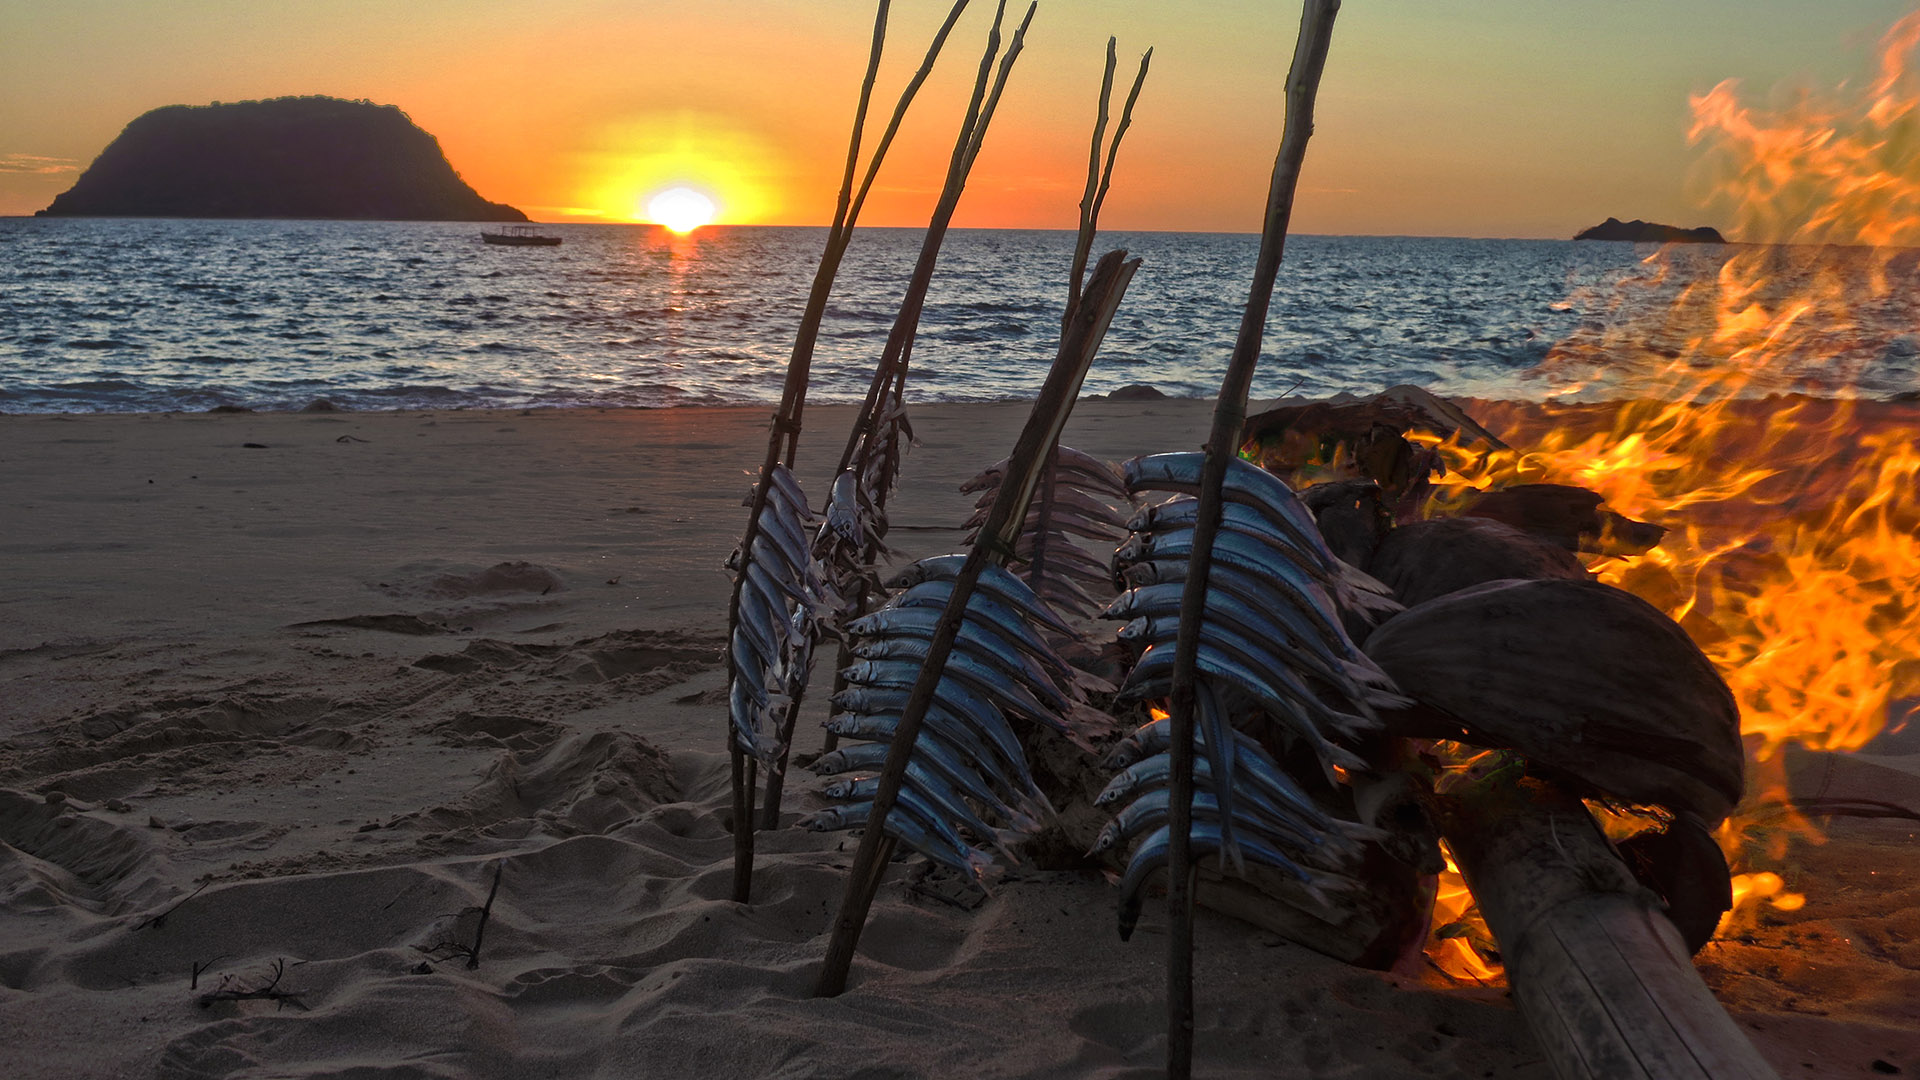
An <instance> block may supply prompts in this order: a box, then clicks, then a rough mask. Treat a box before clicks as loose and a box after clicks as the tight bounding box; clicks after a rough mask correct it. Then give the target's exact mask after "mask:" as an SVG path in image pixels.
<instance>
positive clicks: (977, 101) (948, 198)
mask: <svg viewBox="0 0 1920 1080" xmlns="http://www.w3.org/2000/svg"><path fill="white" fill-rule="evenodd" d="M1005 15H1006V0H1001V2H1000V4H999V5H998V7H997V8H996V10H995V11H994V16H993V27H992V29H991V30H989V31H988V34H987V50H986V54H985V55H984V56H983V57H982V58H981V60H980V71H979V74H978V75H977V76H976V77H975V79H974V85H973V96H972V97H970V98H969V99H968V101H967V111H966V115H965V117H964V118H963V119H962V120H961V123H960V136H959V138H958V140H957V141H956V142H955V144H954V147H953V157H952V159H951V161H950V162H949V164H948V166H947V178H946V182H945V184H944V185H942V187H941V190H940V199H939V201H938V202H937V203H935V204H934V209H933V216H932V218H931V219H930V220H929V221H928V223H927V232H926V235H925V236H924V237H923V238H922V240H921V243H920V257H919V259H918V260H917V261H916V262H915V263H914V267H913V274H912V276H911V277H910V278H908V280H907V292H906V297H905V299H903V300H902V301H901V302H900V311H899V313H898V314H897V315H895V317H894V320H893V327H892V328H891V329H890V330H889V331H888V333H887V344H886V346H885V348H884V349H882V351H881V355H880V362H879V364H877V365H876V366H875V368H874V373H873V379H872V380H871V381H870V383H869V384H868V387H867V397H866V401H865V403H864V404H863V405H862V406H861V409H860V414H859V416H858V418H857V419H856V420H855V422H854V426H853V430H852V432H851V433H849V435H848V436H847V446H846V449H845V450H844V451H843V452H842V453H841V455H840V467H839V469H838V470H836V475H838V473H840V472H845V471H846V469H847V467H848V465H850V464H851V463H852V461H853V457H854V454H855V453H856V452H857V450H858V448H859V446H860V442H861V439H862V437H863V436H864V435H866V434H869V433H871V432H872V430H873V426H874V423H875V421H876V420H877V419H878V417H879V414H880V412H881V410H883V409H884V408H885V407H886V403H887V401H888V400H889V395H887V394H886V393H884V392H883V391H882V388H883V387H885V386H887V385H888V384H889V382H890V381H891V380H894V379H896V378H900V379H904V378H905V375H906V366H907V362H908V358H909V357H911V356H912V354H913V340H914V335H915V334H916V332H917V331H918V330H919V327H920V313H921V311H922V310H923V309H924V307H925V305H926V298H927V290H928V288H929V287H931V285H932V282H933V272H934V268H935V266H936V265H937V264H938V262H939V257H940V248H941V245H942V244H943V243H944V242H945V240H946V236H947V229H948V227H949V226H950V225H951V224H952V222H953V213H954V211H955V210H956V209H957V208H958V207H959V205H960V195H961V193H962V192H963V191H965V189H966V186H967V175H968V173H969V172H971V170H972V167H973V153H977V148H978V146H979V144H980V140H981V139H982V138H984V137H985V135H986V128H987V125H988V124H989V123H991V122H992V120H993V111H994V108H995V106H997V105H998V104H999V103H1000V94H1001V91H1003V90H1004V89H1005V88H1006V79H1007V73H1008V71H1009V70H1010V69H1011V67H1012V61H1013V58H1014V57H1015V56H1016V55H1018V53H1019V51H1020V47H1021V41H1022V38H1023V37H1024V36H1025V34H1026V30H1027V25H1026V23H1024V22H1023V23H1021V25H1020V29H1019V31H1018V32H1016V33H1015V34H1014V37H1013V41H1012V44H1011V45H1010V46H1009V47H1008V49H1007V56H1006V59H1005V61H1004V62H1003V63H1002V65H1001V68H1000V74H999V77H998V79H996V80H993V81H992V83H991V85H992V92H991V94H989V93H988V85H989V79H990V77H991V76H992V75H993V60H994V56H995V54H996V53H997V52H999V47H1000V24H1001V20H1002V19H1003V18H1004V17H1005ZM1032 19H1033V9H1032V8H1028V9H1027V20H1028V21H1029V22H1030V21H1032ZM896 369H898V373H897V376H896ZM865 596H866V593H865V590H864V589H863V590H861V592H860V594H859V600H860V601H861V602H862V603H863V604H864V600H865ZM847 663H848V656H847V645H846V643H845V642H844V641H842V642H841V644H840V649H839V658H838V660H837V661H836V662H835V664H834V670H835V671H836V672H838V671H839V670H840V669H841V668H844V667H846V666H847ZM843 688H844V687H842V686H841V685H840V680H839V676H838V675H837V674H836V676H835V686H834V692H835V693H838V692H839V691H840V690H841V689H843ZM800 706H801V695H799V694H796V695H794V698H793V700H792V701H790V702H788V703H787V708H786V711H785V715H784V716H782V717H781V720H780V743H781V745H782V746H786V747H789V748H791V746H792V743H793V729H794V726H795V724H796V723H797V722H798V720H799V717H800ZM836 742H837V740H836ZM828 749H832V746H829V747H828ZM786 776H787V757H786V755H785V754H782V755H781V757H780V759H779V760H778V761H775V762H774V763H773V764H772V765H771V766H770V767H769V768H768V769H767V787H766V792H765V797H764V799H763V802H762V804H761V807H760V827H761V828H763V829H772V828H777V827H779V824H780V798H781V795H782V794H783V789H784V788H785V785H786Z"/></svg>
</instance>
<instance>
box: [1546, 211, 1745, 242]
mask: <svg viewBox="0 0 1920 1080" xmlns="http://www.w3.org/2000/svg"><path fill="white" fill-rule="evenodd" d="M1573 238H1574V239H1575V240H1626V241H1630V242H1632V243H1635V244H1724V243H1726V242H1727V240H1726V237H1724V236H1721V235H1720V231H1719V230H1718V229H1715V228H1713V227H1712V226H1709V225H1702V226H1700V227H1699V228H1697V229H1683V228H1681V227H1680V226H1678V225H1659V224H1655V223H1654V222H1651V221H1641V220H1640V219H1639V218H1634V219H1633V220H1632V221H1621V220H1620V219H1619V218H1612V217H1610V218H1608V219H1607V220H1605V221H1603V222H1601V223H1600V224H1598V225H1595V226H1593V227H1592V228H1590V229H1582V230H1580V231H1579V232H1578V233H1576V234H1574V237H1573Z"/></svg>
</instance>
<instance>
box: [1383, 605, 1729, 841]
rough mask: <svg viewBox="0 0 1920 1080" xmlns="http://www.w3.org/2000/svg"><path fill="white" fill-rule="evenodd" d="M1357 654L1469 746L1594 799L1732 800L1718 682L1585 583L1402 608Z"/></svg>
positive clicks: (1702, 807) (1639, 609)
mask: <svg viewBox="0 0 1920 1080" xmlns="http://www.w3.org/2000/svg"><path fill="white" fill-rule="evenodd" d="M1366 653H1367V655H1368V656H1370V657H1372V658H1373V660H1374V662H1375V663H1377V664H1379V665H1380V667H1381V668H1382V669H1384V670H1385V671H1386V672H1387V674H1389V675H1391V676H1393V680H1394V682H1395V683H1396V684H1397V685H1398V686H1399V687H1400V689H1401V691H1402V692H1403V693H1405V694H1407V695H1408V696H1410V697H1412V698H1414V699H1416V700H1417V701H1419V702H1420V703H1421V704H1422V705H1424V706H1427V707H1429V708H1433V709H1438V710H1441V711H1443V712H1446V713H1449V714H1451V715H1452V716H1453V717H1454V718H1455V719H1457V720H1458V721H1459V722H1460V724H1461V726H1462V727H1463V728H1464V729H1465V730H1466V731H1467V732H1469V734H1468V736H1467V739H1468V740H1469V741H1471V742H1472V743H1474V744H1475V745H1476V746H1486V747H1499V748H1511V749H1514V750H1517V751H1519V752H1520V753H1521V754H1522V755H1524V756H1525V757H1526V759H1527V762H1528V765H1529V768H1531V769H1534V770H1538V771H1539V772H1540V773H1541V774H1543V775H1550V776H1553V777H1554V778H1556V779H1559V780H1562V781H1564V782H1566V783H1567V784H1569V785H1570V789H1571V790H1573V791H1574V792H1576V793H1578V794H1595V795H1601V796H1605V797H1609V798H1613V799H1619V800H1623V801H1625V802H1629V803H1641V804H1646V803H1652V804H1657V805H1660V806H1664V807H1667V808H1668V809H1669V810H1672V811H1673V812H1675V813H1691V814H1694V815H1695V816H1697V817H1698V818H1699V819H1700V820H1701V821H1703V822H1705V823H1706V824H1707V825H1708V826H1709V827H1711V826H1713V825H1718V824H1719V823H1720V822H1721V821H1722V820H1724V819H1725V818H1726V816H1727V814H1728V812H1730V811H1731V810H1732V809H1733V807H1734V805H1735V804H1736V803H1738V802H1739V801H1740V795H1741V792H1742V789H1743V786H1744V775H1743V774H1744V767H1745V755H1744V753H1743V749H1742V746H1741V743H1740V713H1739V709H1738V708H1737V707H1736V706H1735V705H1734V701H1733V695H1732V694H1731V693H1730V692H1729V691H1728V690H1727V686H1726V683H1724V682H1722V681H1721V679H1720V676H1719V674H1718V673H1717V672H1715V671H1714V669H1713V665H1712V664H1711V663H1709V662H1708V661H1707V658H1706V657H1705V656H1704V655H1702V654H1701V652H1700V649H1699V647H1698V646H1696V645H1695V644H1694V643H1693V642H1692V641H1691V640H1689V639H1688V638H1687V635H1686V633H1685V631H1683V630H1681V629H1680V627H1679V625H1678V624H1676V623H1674V622H1673V620H1671V619H1669V618H1667V617H1666V616H1665V615H1662V614H1661V613H1660V612H1659V611H1658V610H1656V609H1655V608H1654V607H1653V605H1651V604H1648V603H1647V602H1646V601H1644V600H1641V599H1640V598H1639V597H1636V596H1634V595H1633V594H1631V593H1628V592H1624V591H1622V590H1619V589H1616V588H1613V587H1612V586H1610V585H1602V584H1600V583H1599V582H1589V581H1558V580H1540V581H1495V582H1489V583H1487V584H1485V585H1479V586H1475V587H1474V588H1471V589H1467V590H1464V591H1461V592H1456V593H1452V594H1450V595H1447V596H1442V597H1440V598H1439V599H1436V600H1429V601H1427V602H1426V603H1424V604H1421V605H1419V606H1418V607H1413V608H1409V609H1408V610H1406V611H1404V612H1402V613H1401V614H1399V615H1397V616H1395V617H1394V618H1393V619H1391V620H1390V621H1388V622H1387V623H1386V624H1385V625H1383V626H1381V627H1380V628H1379V629H1378V630H1376V631H1374V634H1373V636H1372V637H1371V638H1369V639H1368V640H1367V643H1366Z"/></svg>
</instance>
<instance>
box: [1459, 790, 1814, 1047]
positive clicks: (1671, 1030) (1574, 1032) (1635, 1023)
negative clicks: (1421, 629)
mask: <svg viewBox="0 0 1920 1080" xmlns="http://www.w3.org/2000/svg"><path fill="white" fill-rule="evenodd" d="M1503 775H1504V776H1507V777H1511V775H1512V770H1506V771H1505V772H1504V773H1502V774H1496V775H1494V776H1490V777H1486V778H1484V779H1476V780H1469V781H1467V782H1465V783H1462V784H1459V785H1457V786H1456V787H1455V788H1454V789H1453V790H1450V791H1447V792H1445V793H1443V794H1442V795H1441V796H1440V798H1438V799H1437V800H1436V805H1437V811H1438V816H1439V820H1440V825H1441V830H1442V831H1443V832H1444V833H1445V834H1446V837H1447V841H1448V843H1449V845H1450V846H1451V847H1452V849H1453V853H1454V857H1455V858H1456V859H1457V860H1458V861H1459V864H1460V868H1461V870H1462V871H1463V872H1464V873H1465V874H1466V878H1467V882H1468V884H1469V885H1471V886H1472V888H1473V894H1474V897H1475V899H1476V900H1478V901H1479V904H1480V911H1481V913H1482V914H1483V915H1484V916H1485V917H1486V920H1487V925H1488V926H1489V927H1490V928H1491V929H1492V930H1493V933H1494V936H1495V937H1497V938H1498V939H1499V941H1500V950H1501V957H1502V959H1503V960H1504V961H1505V962H1506V969H1507V978H1508V980H1509V981H1510V982H1511V983H1512V986H1513V997H1514V1002H1515V1004H1517V1005H1518V1006H1519V1008H1520V1012H1521V1014H1522V1015H1523V1016H1525V1017H1526V1020H1527V1026H1528V1027H1529V1028H1531V1029H1532V1031H1533V1034H1534V1038H1536V1039H1537V1040H1539V1043H1540V1048H1541V1050H1542V1051H1543V1052H1544V1053H1545V1054H1546V1057H1547V1060H1548V1061H1549V1062H1550V1063H1551V1064H1552V1066H1553V1069H1554V1072H1555V1074H1556V1075H1558V1076H1561V1077H1565V1078H1569V1080H1572V1078H1586V1077H1592V1078H1596V1080H1597V1078H1602V1077H1604V1078H1607V1080H1622V1078H1628V1080H1631V1078H1646V1080H1675V1078H1700V1080H1707V1078H1723V1077H1724V1078H1732V1077H1742V1078H1754V1077H1761V1078H1764V1077H1774V1076H1776V1075H1777V1074H1776V1073H1775V1072H1774V1071H1773V1068H1772V1067H1771V1066H1769V1065H1768V1064H1767V1062H1766V1059H1764V1058H1762V1057H1761V1056H1760V1053H1759V1051H1757V1050H1756V1049H1754V1046H1753V1043H1752V1042H1751V1041H1749V1040H1748V1039H1747V1037H1746V1035H1745V1034H1744V1033H1742V1032H1741V1030H1740V1029H1739V1027H1738V1026H1736V1025H1735V1024H1734V1022H1733V1019H1732V1018H1731V1017H1729V1016H1728V1015H1727V1013H1726V1011H1725V1010H1724V1009H1722V1008H1721V1007H1720V1004H1719V1003H1718V1002H1716V1001H1715V1000H1714V998H1713V994H1712V992H1711V991H1709V990H1708V989H1707V986H1706V984H1705V983H1704V982H1702V981H1701V980H1700V976H1699V974H1698V973H1697V972H1695V971H1694V969H1693V965H1692V964H1691V963H1690V962H1689V961H1688V956H1689V955H1690V954H1689V951H1688V950H1687V948H1686V947H1685V945H1684V944H1683V943H1682V940H1681V934H1680V931H1678V930H1677V929H1675V927H1674V925H1673V923H1672V922H1670V921H1669V920H1668V919H1666V918H1663V917H1661V916H1660V915H1659V912H1660V903H1659V900H1658V899H1657V898H1656V897H1655V896H1653V895H1652V894H1651V893H1649V892H1648V891H1647V890H1646V889H1643V888H1642V887H1641V886H1640V885H1639V883H1638V882H1636V881H1635V880H1634V878H1633V876H1632V875H1631V874H1630V873H1628V871H1627V868H1626V867H1625V866H1624V865H1623V864H1622V863H1621V862H1620V859H1619V858H1618V857H1617V856H1616V855H1615V854H1614V851H1613V849H1612V847H1611V846H1610V845H1609V844H1608V843H1607V839H1606V837H1605V836H1603V835H1601V833H1600V830H1599V829H1598V828H1597V827H1596V826H1595V825H1594V822H1593V817H1592V815H1590V814H1589V813H1588V812H1587V810H1586V808H1585V807H1583V806H1582V805H1581V804H1580V803H1579V801H1578V800H1576V799H1574V798H1572V797H1571V796H1569V795H1567V794H1566V793H1565V792H1563V791H1560V790H1559V789H1557V788H1555V787H1554V786H1553V785H1551V784H1548V783H1545V782H1541V781H1537V780H1523V781H1518V782H1515V781H1513V780H1511V779H1502V776H1503Z"/></svg>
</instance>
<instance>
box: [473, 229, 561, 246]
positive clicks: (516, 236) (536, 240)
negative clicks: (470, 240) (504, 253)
mask: <svg viewBox="0 0 1920 1080" xmlns="http://www.w3.org/2000/svg"><path fill="white" fill-rule="evenodd" d="M480 239H482V240H485V241H486V242H487V243H489V244H505V245H507V246H509V247H557V246H558V245H559V243H560V238H559V237H557V236H550V235H548V234H546V233H543V232H541V231H540V230H539V228H538V227H536V226H533V225H503V226H501V227H500V231H499V232H482V233H481V234H480Z"/></svg>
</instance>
